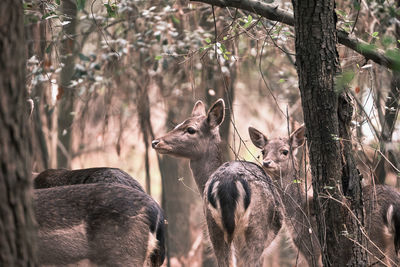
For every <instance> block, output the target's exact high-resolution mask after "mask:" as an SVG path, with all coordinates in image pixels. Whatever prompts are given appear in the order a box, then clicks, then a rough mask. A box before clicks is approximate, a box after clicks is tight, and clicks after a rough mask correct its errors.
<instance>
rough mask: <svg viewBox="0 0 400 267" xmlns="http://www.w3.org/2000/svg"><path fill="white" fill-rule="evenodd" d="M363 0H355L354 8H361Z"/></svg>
mask: <svg viewBox="0 0 400 267" xmlns="http://www.w3.org/2000/svg"><path fill="white" fill-rule="evenodd" d="M360 3H361V1H360V2H358V1H353V5H354V9H355V10H360V9H361V4H360Z"/></svg>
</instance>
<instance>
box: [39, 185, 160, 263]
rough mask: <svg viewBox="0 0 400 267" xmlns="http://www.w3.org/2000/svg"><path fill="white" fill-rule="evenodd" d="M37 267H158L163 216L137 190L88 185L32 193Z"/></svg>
mask: <svg viewBox="0 0 400 267" xmlns="http://www.w3.org/2000/svg"><path fill="white" fill-rule="evenodd" d="M34 212H35V217H36V220H37V223H38V258H39V264H40V265H52V266H54V265H55V266H65V265H67V264H76V265H83V264H86V265H90V266H92V265H95V266H121V267H122V266H124V267H125V266H133V267H136V266H154V267H155V266H161V264H162V263H163V261H164V257H165V247H164V231H165V230H164V215H163V211H162V209H161V208H160V207H159V206H158V204H157V203H156V202H155V201H154V200H153V199H152V198H151V197H150V196H149V195H147V194H146V193H144V192H143V191H142V190H138V189H136V188H132V187H128V186H125V185H121V184H111V183H93V184H77V185H68V186H58V187H53V188H45V189H36V190H34Z"/></svg>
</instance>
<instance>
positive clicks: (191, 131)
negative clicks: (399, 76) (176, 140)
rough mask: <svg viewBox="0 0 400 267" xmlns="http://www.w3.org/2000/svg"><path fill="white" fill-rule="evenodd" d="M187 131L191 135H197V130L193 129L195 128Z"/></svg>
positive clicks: (189, 128)
mask: <svg viewBox="0 0 400 267" xmlns="http://www.w3.org/2000/svg"><path fill="white" fill-rule="evenodd" d="M186 131H187V132H188V133H189V134H195V133H196V129H195V128H193V127H188V128H187V129H186Z"/></svg>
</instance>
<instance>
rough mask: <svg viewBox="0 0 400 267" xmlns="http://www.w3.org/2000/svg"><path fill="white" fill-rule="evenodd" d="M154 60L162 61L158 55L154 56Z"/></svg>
mask: <svg viewBox="0 0 400 267" xmlns="http://www.w3.org/2000/svg"><path fill="white" fill-rule="evenodd" d="M154 59H155V60H160V59H162V56H160V55H158V56H155V57H154Z"/></svg>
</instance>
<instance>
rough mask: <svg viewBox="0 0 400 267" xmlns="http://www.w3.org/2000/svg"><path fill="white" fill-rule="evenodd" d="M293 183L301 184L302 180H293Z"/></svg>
mask: <svg viewBox="0 0 400 267" xmlns="http://www.w3.org/2000/svg"><path fill="white" fill-rule="evenodd" d="M293 183H294V184H301V180H299V179H294V180H293Z"/></svg>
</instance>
